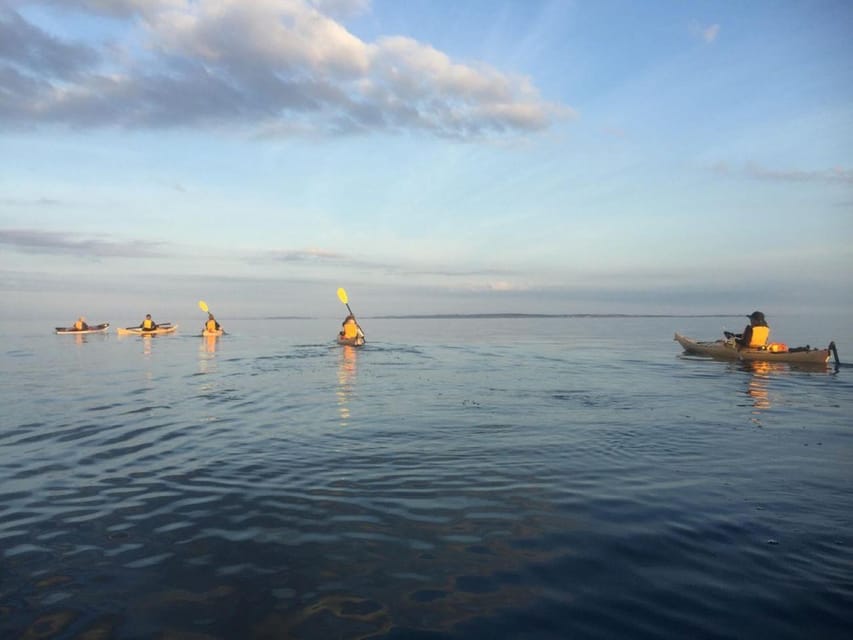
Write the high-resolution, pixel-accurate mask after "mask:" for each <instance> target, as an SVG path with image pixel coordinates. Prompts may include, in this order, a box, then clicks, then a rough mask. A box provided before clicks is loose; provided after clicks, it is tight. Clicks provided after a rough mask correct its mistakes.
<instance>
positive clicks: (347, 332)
mask: <svg viewBox="0 0 853 640" xmlns="http://www.w3.org/2000/svg"><path fill="white" fill-rule="evenodd" d="M357 335H358V325H357V324H356V323H355V321H354V320H347V321H346V322H344V338H355V337H356V336H357Z"/></svg>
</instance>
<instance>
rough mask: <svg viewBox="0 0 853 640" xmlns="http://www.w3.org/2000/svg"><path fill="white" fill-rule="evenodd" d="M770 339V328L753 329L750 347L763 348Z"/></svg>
mask: <svg viewBox="0 0 853 640" xmlns="http://www.w3.org/2000/svg"><path fill="white" fill-rule="evenodd" d="M769 337H770V327H753V328H752V336H751V337H750V339H749V346H750V347H753V348H755V347H763V346H764V345H765V344H767V338H769Z"/></svg>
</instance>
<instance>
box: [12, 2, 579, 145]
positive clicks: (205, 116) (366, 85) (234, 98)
mask: <svg viewBox="0 0 853 640" xmlns="http://www.w3.org/2000/svg"><path fill="white" fill-rule="evenodd" d="M18 4H19V5H20V6H32V7H41V8H42V9H47V10H51V11H53V12H55V13H56V14H57V16H58V17H61V15H62V14H63V13H64V12H77V13H82V14H83V15H89V16H91V17H93V18H98V17H103V16H110V17H112V18H114V19H118V20H120V21H123V23H124V26H125V27H127V29H128V31H129V33H130V35H129V36H126V38H125V40H123V41H121V42H118V43H117V42H98V43H94V44H93V43H79V42H66V41H63V40H61V39H60V38H58V37H56V36H54V35H52V34H51V33H50V32H49V31H48V30H47V28H44V27H41V26H39V25H38V24H35V23H33V22H28V21H27V19H26V18H25V17H24V15H25V14H23V13H21V12H16V11H13V10H10V9H7V10H5V11H0V43H3V44H0V86H2V87H3V89H0V122H4V123H5V126H6V127H30V126H39V125H66V126H71V127H82V128H95V127H104V126H110V127H125V128H132V129H137V128H139V129H156V128H170V127H192V128H207V129H210V128H217V127H226V126H227V127H231V128H233V127H238V128H241V129H245V130H249V131H251V132H253V133H254V134H255V135H263V136H292V135H342V134H344V135H346V134H369V133H375V132H385V133H404V132H420V133H424V134H428V135H433V136H436V137H443V138H455V139H479V138H487V137H494V136H507V135H523V134H527V133H531V132H536V131H541V130H544V129H547V128H548V127H550V126H551V125H552V124H553V123H554V122H555V121H556V120H558V119H563V118H569V117H572V116H573V115H574V111H573V110H572V109H571V108H570V107H568V106H566V105H562V104H558V103H553V102H549V101H547V100H545V99H543V98H542V96H541V95H540V94H539V92H538V90H537V88H536V87H535V86H534V85H533V84H532V82H531V81H530V79H529V78H527V77H523V76H517V75H510V74H506V73H503V72H501V71H499V70H497V69H494V68H492V67H490V66H488V65H486V64H481V63H463V62H459V61H455V60H453V59H452V58H451V57H450V56H448V55H447V54H445V53H443V52H441V51H439V50H437V49H435V48H433V47H431V46H429V45H426V44H423V43H420V42H418V41H416V40H414V39H411V38H407V37H402V36H385V37H380V38H377V39H376V40H375V41H373V42H366V41H363V40H361V39H360V38H358V37H357V36H355V35H354V34H352V33H351V32H349V31H348V30H347V29H346V27H345V26H344V25H343V24H342V23H341V22H339V21H338V20H337V19H335V18H333V17H332V15H335V16H346V15H352V14H353V13H357V12H359V11H364V10H366V9H367V7H368V3H367V2H365V1H364V0H314V1H313V2H310V1H309V0H280V1H276V2H273V1H271V0H255V1H252V2H249V1H246V0H192V1H191V0H144V1H143V0H111V1H106V0H63V1H62V2H59V1H58V0H18ZM326 11H329V12H331V13H326ZM140 42H141V43H142V45H143V46H140V45H139V43H140ZM0 126H3V125H0Z"/></svg>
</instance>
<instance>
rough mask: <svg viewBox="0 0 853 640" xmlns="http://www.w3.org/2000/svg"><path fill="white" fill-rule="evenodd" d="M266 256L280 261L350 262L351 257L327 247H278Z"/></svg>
mask: <svg viewBox="0 0 853 640" xmlns="http://www.w3.org/2000/svg"><path fill="white" fill-rule="evenodd" d="M265 257H267V258H269V259H272V260H276V261H278V262H313V263H316V262H348V261H350V258H349V257H348V256H345V255H344V254H342V253H336V252H334V251H326V250H325V249H278V250H274V251H270V252H268V253H266V254H265Z"/></svg>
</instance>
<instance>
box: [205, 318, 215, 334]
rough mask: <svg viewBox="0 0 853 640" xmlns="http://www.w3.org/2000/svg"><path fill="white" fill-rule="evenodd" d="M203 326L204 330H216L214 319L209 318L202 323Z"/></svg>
mask: <svg viewBox="0 0 853 640" xmlns="http://www.w3.org/2000/svg"><path fill="white" fill-rule="evenodd" d="M204 328H205V330H206V331H216V329H217V327H216V320H214V319H213V318H211V319H210V320H208V321H207V322H205V323H204Z"/></svg>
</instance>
